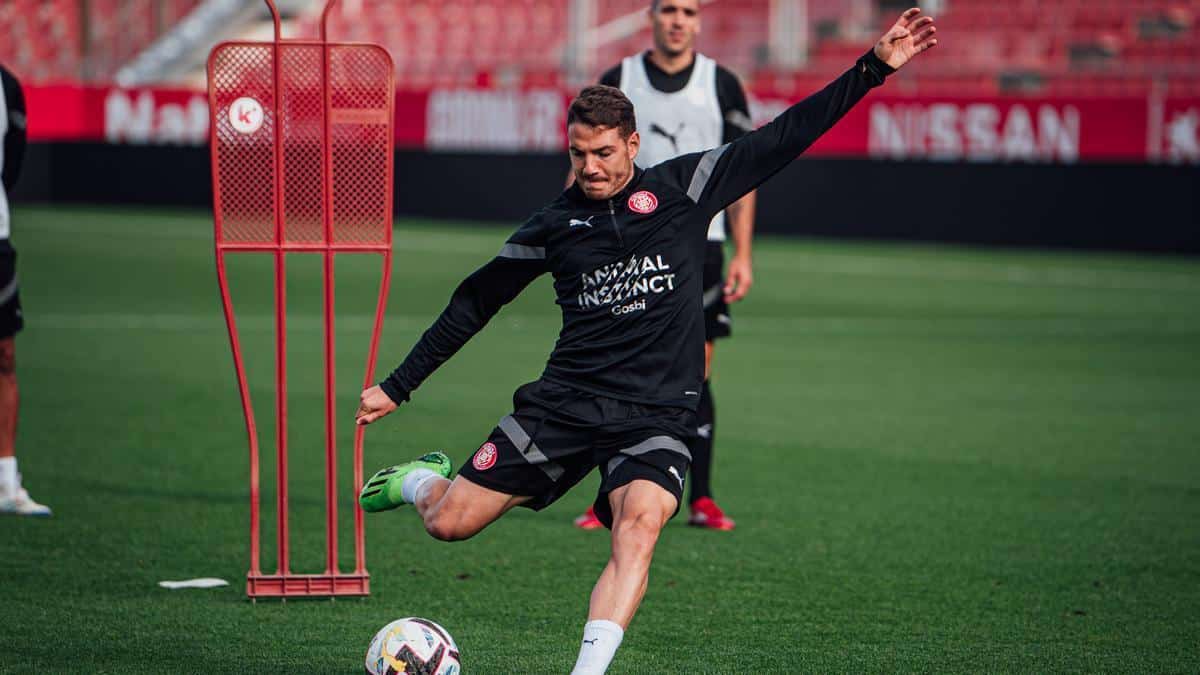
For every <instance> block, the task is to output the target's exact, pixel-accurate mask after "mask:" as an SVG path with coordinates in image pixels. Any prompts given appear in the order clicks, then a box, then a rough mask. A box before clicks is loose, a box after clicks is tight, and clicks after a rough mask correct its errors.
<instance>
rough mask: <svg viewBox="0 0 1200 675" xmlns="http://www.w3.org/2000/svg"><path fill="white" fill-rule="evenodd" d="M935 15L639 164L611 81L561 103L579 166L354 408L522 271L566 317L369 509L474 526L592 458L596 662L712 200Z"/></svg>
mask: <svg viewBox="0 0 1200 675" xmlns="http://www.w3.org/2000/svg"><path fill="white" fill-rule="evenodd" d="M934 33H935V28H934V27H933V20H932V19H930V18H927V17H922V16H921V15H920V10H918V9H910V10H908V11H907V12H905V13H904V14H903V15H902V16H901V17H900V19H899V20H898V21H897V22H896V24H895V25H894V26H892V28H891V29H890V30H889V31H888V32H887V34H885V35H884V36H883V37H882V38H881V39H880V40H879V42H878V43H876V45H875V47H874V49H873V50H871V51H869V52H867V53H866V54H865V55H863V57H862V58H860V59H859V60H858V62H857V63H856V64H855V65H854V67H853V68H851V69H850V70H849V71H847V72H846V73H845V74H843V75H842V76H841V77H839V78H838V79H837V80H835V81H834V82H832V83H831V84H830V85H829V86H827V87H825V89H823V90H821V91H820V92H818V93H816V94H814V95H812V96H810V97H809V98H807V99H805V100H803V101H801V102H800V103H797V104H796V105H794V106H792V107H791V108H789V109H788V110H786V111H785V112H784V113H783V114H781V115H780V116H779V117H777V118H776V119H775V120H774V121H773V122H771V123H770V124H768V125H766V126H764V127H763V128H761V129H759V130H757V131H754V132H751V133H749V134H746V135H745V136H743V137H742V138H740V139H738V140H737V141H734V142H732V143H729V144H726V145H723V146H721V147H718V148H714V149H712V150H708V151H706V152H698V153H693V154H688V155H682V156H680V157H677V158H675V159H672V160H669V161H667V162H664V163H662V164H659V165H657V166H654V167H651V168H649V169H644V170H643V169H640V168H636V167H635V165H634V158H635V157H637V153H638V146H639V144H640V139H639V137H638V133H637V131H636V128H637V124H636V121H635V118H634V111H633V105H632V104H631V103H630V102H629V99H628V98H626V97H625V95H624V94H622V93H621V92H620V90H618V89H615V88H613V87H607V86H603V85H598V86H593V87H588V88H586V89H584V90H583V91H582V92H580V94H579V96H578V97H577V98H576V99H575V100H574V101H573V102H572V103H571V106H570V108H569V110H568V112H567V136H568V140H569V143H570V155H571V163H572V166H573V167H574V171H575V178H576V182H575V185H574V186H572V187H571V188H569V189H567V190H566V191H565V192H564V193H563V194H562V195H561V196H559V198H558V199H556V200H555V201H554V202H552V203H551V204H549V205H548V206H546V207H544V208H543V209H542V210H540V211H538V212H537V213H535V214H534V215H533V216H532V217H531V218H530V219H529V220H528V221H527V222H526V223H525V224H524V225H522V226H521V227H520V228H519V229H518V230H517V231H516V232H515V233H513V235H512V236H511V237H509V239H508V241H507V243H505V244H504V246H503V247H502V248H501V249H500V253H499V254H498V255H497V256H496V257H495V258H494V259H492V261H491V262H489V263H487V264H486V265H484V266H483V267H481V268H480V269H479V270H477V271H476V272H474V273H473V274H471V275H470V276H469V277H467V279H466V280H465V281H463V282H462V283H461V284H460V285H459V287H458V288H457V289H456V290H455V292H454V295H453V296H452V297H451V299H450V304H449V306H447V307H446V309H445V310H444V311H443V312H442V314H441V316H439V317H438V319H437V321H435V322H434V324H433V326H432V327H430V329H429V330H427V331H426V332H425V334H424V335H423V336H422V337H421V339H420V341H419V342H418V343H417V345H416V346H415V347H414V348H413V350H412V351H411V352H410V353H409V355H408V357H407V358H406V359H405V360H404V362H403V363H402V364H400V366H399V367H398V368H396V370H395V371H394V372H393V373H392V374H391V375H390V376H389V377H388V378H387V379H386V380H384V381H383V382H381V383H380V384H379V385H377V386H374V387H371V388H370V389H367V390H366V391H364V392H363V393H362V404H361V405H360V407H359V410H358V414H357V415H356V422H357V423H358V424H370V423H372V422H374V421H376V420H378V419H379V418H381V417H383V416H384V415H387V414H388V413H390V412H392V411H393V410H395V409H396V407H397V406H398V405H399V404H400V403H402V402H404V401H407V400H408V399H409V395H410V394H411V392H412V391H413V390H415V389H416V388H417V387H418V386H419V385H420V384H421V383H422V382H423V381H424V380H425V378H427V377H428V376H429V375H430V374H431V373H432V372H433V371H434V370H435V369H436V368H437V367H438V366H440V365H441V364H442V363H443V362H445V361H446V359H448V358H450V357H451V356H453V355H454V354H455V353H456V352H457V351H458V350H459V349H460V348H461V347H462V346H463V345H464V344H465V343H466V342H467V340H469V339H470V338H471V336H473V335H474V334H475V333H477V332H479V331H480V330H481V329H482V328H483V326H484V325H485V324H486V323H487V322H488V320H489V319H491V317H492V316H493V315H495V313H496V312H497V311H499V309H500V308H501V307H502V306H503V305H504V304H506V303H508V302H509V301H511V300H512V299H513V298H515V297H516V296H517V295H518V294H519V293H520V292H521V291H522V290H523V289H524V288H525V287H526V286H527V285H529V283H530V282H531V281H533V280H534V279H535V278H536V277H538V276H539V275H541V274H543V273H545V272H549V273H551V274H552V275H553V276H554V288H555V292H556V293H557V295H558V300H557V303H558V305H559V306H560V307H561V308H562V314H563V326H562V331H561V332H560V334H559V337H558V342H557V344H556V345H555V348H554V351H553V353H551V355H550V359H549V362H548V363H547V364H546V369H545V371H544V372H543V373H542V377H541V378H540V379H539V380H537V381H535V382H531V383H529V384H526V385H524V386H522V387H520V388H519V389H517V391H516V394H514V395H513V412H512V414H511V415H508V416H506V417H504V418H503V419H501V420H500V422H499V424H498V425H497V427H496V428H495V429H494V430H493V431H492V434H491V436H490V437H489V438H488V440H487V442H485V443H484V444H483V445H482V446H480V448H479V449H478V450H477V451H476V452H475V454H474V456H473V457H472V458H471V459H470V461H468V462H466V463H465V464H464V465H463V466H462V468H461V469H460V470H459V473H458V476H457V477H456V478H454V480H453V481H451V480H450V473H451V466H450V460H449V458H447V457H446V456H445V455H443V454H442V453H440V452H434V453H430V454H427V455H425V456H423V457H421V458H420V459H418V460H416V461H414V462H410V463H408V464H401V465H398V466H393V467H390V468H387V469H383V470H382V471H380V472H378V473H376V474H375V475H374V476H372V477H371V479H370V480H368V481H367V483H366V484H365V485H364V486H363V489H362V492H361V494H360V495H359V501H360V503H361V504H362V507H363V509H365V510H366V511H371V512H375V511H385V510H387V509H392V508H396V507H397V506H400V505H402V504H412V505H414V506H415V507H416V509H417V512H418V513H419V514H420V516H421V518H422V519H423V521H424V523H425V529H426V530H427V531H428V532H429V533H430V534H431V535H432V536H434V537H435V538H437V539H442V540H445V541H455V540H460V539H467V538H469V537H472V536H474V535H475V534H477V533H479V532H480V531H481V530H483V529H484V528H485V527H487V526H488V525H489V524H491V523H492V522H493V521H495V520H496V519H498V518H499V517H500V516H502V515H503V514H504V513H506V512H507V511H508V510H509V509H511V508H512V507H514V506H518V505H519V506H525V507H528V508H532V509H535V510H536V509H542V508H545V507H546V506H548V505H550V504H551V503H553V502H554V501H555V500H556V499H558V498H559V497H561V496H562V495H563V494H565V493H566V492H567V490H569V489H570V488H571V487H572V486H574V485H575V484H576V483H578V482H579V481H580V480H581V479H583V477H584V476H586V475H587V474H588V473H589V472H590V471H591V470H592V469H593V468H598V469H599V470H600V479H601V482H600V490H599V494H598V495H597V496H596V500H595V503H594V508H595V511H596V515H597V516H598V517H599V518H600V520H601V522H603V523H604V525H605V526H606V527H609V528H611V530H612V554H611V556H610V558H609V561H608V564H607V566H606V567H605V568H604V571H603V572H602V573H601V575H600V579H599V581H597V582H596V586H595V588H594V589H593V590H592V595H591V602H590V605H589V609H588V621H587V623H586V624H585V625H584V630H583V642H582V644H581V646H580V652H579V659H578V661H577V662H576V664H575V669H574V671H573V672H574V673H577V674H584V673H603V672H604V671H605V670H606V669H607V668H608V664H609V663H610V662H611V661H612V658H613V655H614V654H615V652H616V649H617V647H618V646H619V645H620V643H621V639H622V637H623V636H624V632H625V629H626V628H627V627H628V626H629V622H630V621H631V620H632V619H633V615H634V612H635V611H636V610H637V607H638V605H639V604H640V602H641V600H642V596H643V595H644V594H645V592H646V582H647V578H648V576H649V570H650V560H651V558H652V557H653V554H654V546H655V543H656V542H657V540H658V536H659V533H660V531H661V530H662V528H663V526H664V525H665V524H666V523H667V521H668V520H670V518H671V517H672V516H673V515H674V514H675V512H676V511H677V510H678V508H679V503H680V499H681V497H682V495H683V477H684V476H685V475H686V474H687V469H688V463H689V461H690V456H689V453H688V449H687V444H686V440H687V439H688V438H689V436H690V435H691V434H692V433H694V430H695V427H696V424H695V408H696V403H697V400H698V399H699V395H700V386H701V383H702V382H703V380H704V324H703V320H704V316H703V311H702V307H701V296H702V293H703V288H702V267H703V264H704V249H705V240H706V232H707V229H708V224H709V222H711V221H712V219H713V216H714V215H715V214H716V213H717V212H719V211H721V210H722V209H724V208H726V207H727V206H728V205H729V204H731V203H733V202H735V201H737V200H738V199H739V198H740V197H742V196H743V195H745V194H747V193H748V192H750V191H751V190H753V189H754V188H755V187H757V186H758V185H759V184H761V183H762V182H763V181H765V180H767V179H768V178H770V177H771V176H772V175H774V174H775V173H776V172H778V171H779V170H780V169H782V168H783V167H784V166H786V165H787V164H788V163H789V162H791V161H792V160H793V159H794V158H795V157H796V156H797V155H799V154H800V153H801V152H803V151H804V150H805V149H806V148H807V147H808V146H809V145H811V144H812V143H813V142H814V141H815V140H816V139H817V138H818V137H819V136H820V135H821V134H822V133H824V132H825V131H826V130H828V129H829V128H830V127H831V126H833V124H834V123H835V122H837V120H838V119H840V118H841V117H842V115H844V114H845V113H846V111H847V110H849V109H850V108H851V107H852V106H853V105H854V104H855V103H857V102H858V101H859V100H860V99H861V98H862V97H863V96H865V95H866V93H867V91H868V90H870V89H871V88H872V87H875V86H878V85H880V84H882V83H883V80H884V78H885V77H886V76H887V75H888V74H890V73H892V72H894V71H895V70H896V69H897V68H900V67H901V66H903V65H904V64H905V63H907V62H908V61H909V60H910V59H912V58H913V57H914V56H916V55H917V54H919V53H921V52H923V51H925V50H926V49H929V48H931V47H933V46H934V45H936V44H937V40H936V39H934Z"/></svg>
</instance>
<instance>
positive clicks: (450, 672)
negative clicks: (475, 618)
mask: <svg viewBox="0 0 1200 675" xmlns="http://www.w3.org/2000/svg"><path fill="white" fill-rule="evenodd" d="M461 672H462V666H461V665H460V664H459V660H458V645H456V644H454V638H452V637H450V634H449V633H447V632H446V629H445V628H442V627H441V626H439V625H437V624H436V623H434V622H432V621H430V620H429V619H418V618H416V617H411V616H410V617H408V618H405V619H396V620H395V621H393V622H391V623H389V624H388V625H386V626H384V627H383V628H380V629H379V632H378V633H376V634H375V637H374V638H373V639H372V640H371V646H370V647H368V648H367V675H459V673H461Z"/></svg>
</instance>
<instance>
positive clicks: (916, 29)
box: [875, 7, 937, 70]
mask: <svg viewBox="0 0 1200 675" xmlns="http://www.w3.org/2000/svg"><path fill="white" fill-rule="evenodd" d="M936 34H937V27H936V26H934V25H933V17H931V16H921V10H920V8H917V7H913V8H912V9H910V10H908V11H906V12H905V13H903V14H901V15H900V18H899V19H898V20H897V21H896V24H895V25H894V26H892V27H891V28H890V29H889V30H888V32H887V33H884V35H883V37H881V38H879V42H876V43H875V56H878V57H879V60H880V61H883V62H884V63H886V64H888V65H889V66H891V67H893V68H895V69H897V70H899V69H900V67H901V66H903V65H904V64H906V63H908V62H909V61H910V60H912V58H913V57H914V56H916V55H917V54H920V53H921V52H923V51H925V50H926V49H932V48H933V47H934V46H936V45H937V38H936V37H934V35H936Z"/></svg>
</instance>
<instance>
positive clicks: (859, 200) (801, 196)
mask: <svg viewBox="0 0 1200 675" xmlns="http://www.w3.org/2000/svg"><path fill="white" fill-rule="evenodd" d="M566 171H567V159H566V156H565V154H562V155H560V154H554V155H479V154H452V153H428V152H415V151H402V152H399V153H397V157H396V194H395V203H396V210H397V213H398V214H400V215H408V216H426V217H432V218H464V219H473V220H487V221H498V222H506V223H510V224H512V225H513V226H514V227H515V226H516V225H517V224H519V222H520V221H521V220H522V219H524V218H525V217H526V216H527V215H529V213H530V212H531V211H533V210H534V209H536V208H537V207H539V206H541V205H542V204H543V203H545V202H546V201H549V200H550V199H551V198H553V197H554V195H556V194H557V193H558V191H559V190H561V189H562V185H563V181H564V179H565V176H566ZM210 183H211V173H210V169H209V154H208V150H207V149H206V148H196V147H186V148H180V147H164V146H136V145H108V144H42V145H33V146H31V148H30V152H29V156H28V160H27V167H26V170H25V172H24V175H23V176H22V179H21V183H20V184H19V185H18V187H17V190H16V191H15V194H14V195H13V197H14V201H15V202H18V203H19V202H20V201H22V200H24V201H39V202H64V203H65V202H90V203H121V204H130V203H137V204H160V205H168V204H178V205H186V206H196V207H210V206H211V204H212V201H211V200H212V197H211V190H210ZM758 227H759V230H760V231H763V232H771V233H776V234H803V235H819V236H830V237H843V238H870V239H914V240H925V241H945V242H959V243H973V244H1002V245H1016V246H1048V247H1070V248H1089V249H1113V250H1133V251H1154V252H1164V253H1165V252H1175V253H1190V254H1198V253H1200V169H1198V168H1195V167H1190V168H1188V167H1177V166H1153V165H1097V164H1084V165H1078V166H1061V165H1029V164H963V163H953V164H951V163H946V164H940V163H932V162H889V161H863V160H827V159H822V160H804V159H802V160H800V161H798V162H796V163H794V164H792V165H791V166H789V167H788V168H787V169H785V170H784V171H782V172H781V173H780V174H779V175H778V176H776V177H775V178H773V179H771V181H769V182H768V183H767V184H766V185H765V186H764V187H763V188H762V190H761V193H760V199H759V218H758Z"/></svg>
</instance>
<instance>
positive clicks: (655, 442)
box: [608, 436, 692, 473]
mask: <svg viewBox="0 0 1200 675" xmlns="http://www.w3.org/2000/svg"><path fill="white" fill-rule="evenodd" d="M655 450H669V451H671V452H677V453H679V454H681V455H683V456H684V457H687V458H688V461H689V462H690V461H692V453H691V452H689V451H688V448H687V445H686V444H685V443H684V442H683V441H681V440H679V439H677V438H672V437H670V436H652V437H650V438H647V439H646V440H644V441H642V442H641V443H638V444H637V445H634V446H630V447H628V448H625V449H623V450H621V451H620V454H618V455H617V456H616V457H613V458H612V459H610V460H608V473H612V472H613V471H615V470H616V468H617V467H618V466H621V462H624V461H625V460H626V459H627V458H629V457H636V456H638V455H644V454H646V453H647V452H654V451H655Z"/></svg>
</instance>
